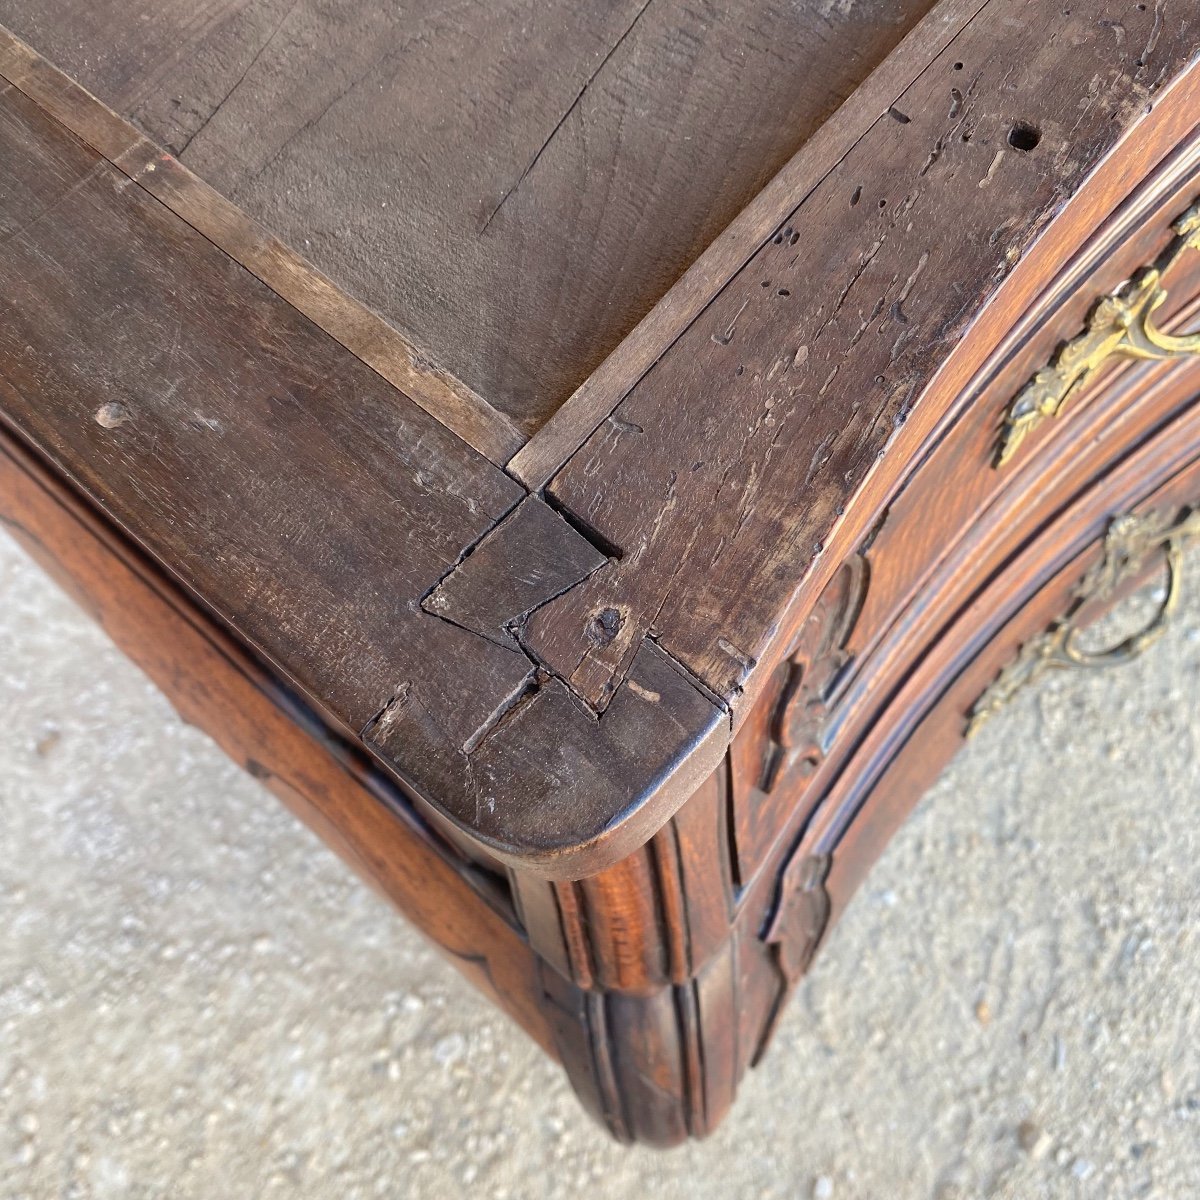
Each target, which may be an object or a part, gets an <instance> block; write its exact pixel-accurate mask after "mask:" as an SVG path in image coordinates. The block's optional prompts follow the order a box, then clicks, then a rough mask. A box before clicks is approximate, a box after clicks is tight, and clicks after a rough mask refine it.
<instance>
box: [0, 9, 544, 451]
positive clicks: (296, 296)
mask: <svg viewBox="0 0 1200 1200" xmlns="http://www.w3.org/2000/svg"><path fill="white" fill-rule="evenodd" d="M0 81H7V82H9V83H11V84H12V85H13V86H14V87H15V88H17V89H19V90H20V91H21V92H23V93H24V94H25V95H26V96H28V97H29V98H30V99H31V100H33V101H34V103H35V104H37V105H39V106H40V107H41V108H42V109H43V110H44V111H45V112H47V113H48V114H49V115H50V116H52V117H53V118H54V119H55V120H56V121H58V122H60V123H61V124H62V125H64V126H65V127H66V128H67V129H69V130H70V131H71V132H72V133H74V134H75V135H76V137H78V138H79V139H80V140H81V141H83V142H84V143H85V144H86V145H88V146H90V147H91V148H92V149H93V150H95V151H96V152H97V153H98V154H100V155H102V156H103V157H104V158H106V159H107V160H108V161H109V162H111V163H112V164H113V166H115V167H116V168H117V169H118V170H119V171H121V172H122V173H124V174H125V175H126V176H127V177H128V178H129V179H131V180H132V181H133V182H134V183H136V184H138V185H139V186H140V187H142V188H143V189H144V190H145V191H147V192H148V193H149V194H150V195H152V196H153V197H154V198H155V199H156V200H159V201H160V202H161V203H162V204H165V205H166V206H167V208H169V209H170V210H171V211H172V212H173V213H174V214H175V215H176V216H178V217H180V218H181V219H183V220H184V221H187V222H188V224H189V225H191V226H192V228H193V229H195V230H196V231H197V232H199V233H201V234H203V235H204V236H205V237H206V238H208V240H209V241H211V242H212V243H213V244H214V245H215V246H217V247H218V248H220V249H221V250H223V251H224V252H225V253H226V254H228V255H229V257H230V258H232V259H233V260H234V261H235V262H238V263H240V264H241V265H242V266H243V267H245V268H246V269H247V270H248V271H250V272H251V273H252V274H253V275H255V276H256V277H257V278H258V279H259V280H261V281H262V282H263V283H265V284H266V285H267V286H268V287H269V288H271V289H272V290H273V291H275V292H276V293H277V294H278V295H279V296H281V297H282V298H283V299H285V300H287V301H288V303H289V304H291V305H293V306H294V307H295V308H296V309H298V310H299V311H300V312H302V313H303V314H304V315H305V316H306V317H308V319H309V320H310V321H312V322H313V323H314V324H315V325H318V326H319V327H320V328H321V329H323V330H324V331H325V332H326V333H328V334H329V335H330V336H331V337H333V338H335V339H336V340H337V341H338V342H339V343H341V345H343V346H345V347H346V349H348V350H350V351H351V352H352V353H353V354H355V355H356V356H357V357H359V358H361V359H362V361H363V362H365V363H366V364H367V365H368V366H370V367H371V368H372V369H374V370H375V371H377V372H378V373H379V374H380V375H381V376H383V378H384V379H386V380H387V381H388V382H389V383H390V384H392V385H393V386H394V387H396V388H398V389H399V390H400V391H402V392H403V393H404V394H405V395H406V396H407V397H408V398H409V399H410V400H412V401H413V402H414V403H415V404H418V405H419V406H420V407H421V408H423V409H424V410H425V411H426V412H427V413H429V415H430V416H432V417H435V418H436V419H437V420H439V421H440V422H441V423H442V424H443V425H445V426H446V427H447V428H448V429H450V430H452V431H453V432H454V433H456V434H457V435H458V436H459V437H460V438H462V440H463V441H464V442H466V443H467V445H468V446H470V447H471V448H472V449H473V450H476V451H478V452H479V453H480V454H482V455H483V456H484V457H485V458H487V459H489V460H490V461H491V462H493V463H495V464H496V465H497V466H503V464H504V463H505V462H506V461H507V460H508V459H509V458H510V457H512V455H513V454H514V452H515V451H517V450H519V449H520V447H521V446H522V445H524V442H525V437H524V435H523V434H522V433H521V431H520V430H518V429H517V427H516V426H515V425H513V424H512V422H511V421H510V420H509V419H508V418H507V417H506V416H505V415H504V414H503V413H501V412H499V411H497V410H496V409H494V408H492V406H491V405H490V404H488V402H487V401H486V400H485V399H484V398H483V397H482V396H480V395H478V394H477V393H476V392H474V391H472V390H471V389H470V388H469V387H468V386H467V385H466V384H465V383H463V382H462V381H461V380H460V379H457V378H456V377H455V376H454V375H452V374H451V373H450V372H449V371H447V370H445V369H443V368H442V367H439V366H438V365H437V364H435V363H433V362H432V361H431V360H430V358H429V356H428V355H426V354H424V353H422V352H421V351H420V349H419V348H417V347H416V346H414V345H413V344H412V343H411V342H409V341H408V339H407V338H405V337H404V335H403V334H402V333H400V332H399V331H398V330H397V329H395V328H394V327H393V326H392V325H390V324H389V323H388V322H387V321H385V320H384V319H383V318H382V317H381V316H379V314H378V313H376V312H374V311H373V310H371V309H369V308H368V307H367V306H366V305H365V304H362V303H360V302H359V301H357V300H355V299H354V298H353V297H351V296H349V295H348V294H347V293H346V292H344V291H343V290H342V289H341V288H339V287H338V286H337V285H336V284H335V283H333V282H332V281H331V280H330V279H328V278H327V277H326V276H325V275H323V274H322V273H321V272H320V271H318V270H317V268H316V267H314V266H313V265H312V263H310V262H308V261H307V260H306V259H305V258H304V257H303V256H302V255H300V254H298V253H297V252H296V251H295V250H293V249H292V248H291V247H290V246H287V245H285V244H284V243H283V242H281V241H280V240H279V239H278V238H276V237H274V236H273V235H271V234H269V233H268V232H267V231H266V230H265V229H264V228H263V227H262V226H261V225H259V224H258V223H257V222H256V221H254V220H252V219H251V218H250V217H248V216H247V215H246V214H245V213H244V212H242V210H241V209H240V208H238V206H237V205H236V204H233V203H232V202H231V201H229V200H227V199H226V198H225V197H224V196H222V195H221V194H220V193H219V192H217V191H215V190H214V189H213V188H211V187H209V186H208V184H206V183H205V182H204V181H203V180H201V179H200V178H198V177H197V176H196V175H193V174H192V172H191V171H189V170H188V169H187V167H185V166H184V165H183V164H182V163H180V162H179V161H178V160H177V159H176V158H174V157H173V156H172V155H170V154H168V153H166V151H164V150H162V149H160V148H159V147H158V146H155V145H154V144H153V143H152V142H151V141H150V140H149V139H148V138H146V137H144V136H143V135H142V134H141V133H139V132H138V130H137V129H135V128H134V127H133V126H132V125H131V124H130V123H129V122H128V121H126V120H124V119H123V118H121V117H119V116H118V115H117V114H116V113H115V112H113V111H112V110H111V109H110V108H108V107H107V106H106V105H104V104H103V103H102V102H101V101H100V100H98V99H97V98H96V97H95V96H93V95H92V94H91V93H90V92H88V91H87V90H86V89H84V88H83V87H81V86H80V85H79V84H78V83H76V82H75V81H74V80H73V79H71V78H70V77H69V76H67V75H65V74H63V72H61V71H59V70H58V69H57V68H56V67H54V66H52V65H51V64H50V63H49V62H47V61H46V60H45V59H44V58H42V56H41V55H39V54H38V53H37V52H36V51H35V50H33V49H32V48H31V47H30V46H27V45H26V44H25V43H24V42H22V41H21V40H20V39H19V38H18V37H17V36H16V35H15V34H13V33H11V32H10V31H9V30H7V29H5V28H4V27H3V26H0Z"/></svg>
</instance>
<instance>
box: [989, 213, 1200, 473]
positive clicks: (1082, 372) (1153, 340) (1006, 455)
mask: <svg viewBox="0 0 1200 1200" xmlns="http://www.w3.org/2000/svg"><path fill="white" fill-rule="evenodd" d="M1172 228H1173V229H1174V231H1175V235H1176V236H1175V239H1174V240H1173V241H1172V242H1171V244H1170V245H1169V246H1168V247H1167V249H1166V250H1165V251H1164V252H1163V254H1162V255H1160V257H1159V258H1158V259H1157V261H1156V262H1155V263H1154V264H1153V265H1151V266H1148V267H1146V268H1144V269H1143V270H1142V271H1140V272H1138V274H1137V275H1136V276H1135V277H1134V278H1133V279H1132V280H1126V282H1125V283H1123V284H1121V286H1120V287H1119V288H1117V290H1116V291H1115V292H1113V293H1112V294H1110V295H1108V296H1105V297H1104V298H1103V299H1102V300H1101V301H1100V302H1099V303H1098V304H1097V305H1096V307H1095V309H1093V311H1092V315H1091V317H1090V318H1089V319H1088V323H1087V327H1086V328H1085V329H1084V330H1083V332H1082V333H1080V334H1078V335H1077V336H1076V337H1074V338H1072V339H1071V341H1069V342H1067V343H1066V345H1064V346H1063V347H1062V348H1061V349H1060V350H1059V351H1058V353H1057V354H1056V355H1055V356H1054V358H1053V359H1052V360H1051V362H1050V363H1049V364H1048V365H1047V366H1045V367H1043V368H1042V369H1041V370H1040V371H1038V372H1037V374H1035V375H1034V376H1033V378H1032V379H1030V380H1029V382H1028V383H1027V384H1026V385H1025V386H1024V387H1023V388H1022V389H1021V391H1020V392H1018V393H1017V396H1016V398H1015V399H1014V400H1013V402H1012V404H1011V405H1010V406H1009V409H1008V412H1007V414H1006V415H1005V418H1004V427H1003V429H1002V430H1001V432H1000V445H999V448H998V450H997V452H996V458H995V463H994V465H995V466H996V467H1003V466H1004V465H1005V464H1006V463H1008V462H1010V461H1011V460H1012V457H1013V455H1014V454H1016V452H1017V449H1018V448H1019V447H1020V445H1021V443H1022V442H1023V441H1024V440H1025V435H1026V434H1027V433H1029V432H1030V430H1032V429H1036V428H1037V426H1038V425H1040V424H1041V423H1042V421H1043V420H1044V419H1045V418H1047V417H1055V416H1057V415H1058V414H1059V412H1061V411H1062V408H1063V405H1065V404H1066V403H1067V401H1068V400H1069V399H1070V398H1071V397H1072V396H1073V395H1074V394H1075V393H1076V392H1078V391H1079V390H1080V389H1081V388H1083V387H1084V386H1085V385H1086V384H1087V382H1088V381H1089V380H1090V379H1091V378H1092V376H1093V375H1095V373H1096V372H1097V371H1098V370H1099V369H1100V368H1101V367H1102V366H1103V365H1104V364H1105V363H1106V362H1107V361H1108V360H1109V359H1110V358H1142V359H1155V360H1157V359H1167V358H1184V357H1188V356H1190V355H1200V334H1191V335H1190V336H1186V337H1173V336H1172V335H1170V334H1168V333H1163V332H1162V330H1160V329H1158V328H1157V327H1156V326H1155V325H1154V324H1153V322H1152V321H1151V319H1150V318H1151V315H1152V314H1153V313H1154V312H1155V310H1156V309H1158V308H1159V307H1161V306H1162V304H1163V302H1164V301H1165V300H1166V298H1167V292H1166V289H1165V288H1164V287H1163V286H1162V283H1161V280H1162V277H1163V275H1165V274H1166V273H1167V271H1169V270H1170V269H1171V267H1173V266H1174V265H1175V263H1176V262H1177V261H1178V260H1179V259H1180V258H1182V257H1183V256H1184V255H1185V254H1186V253H1187V252H1188V251H1190V250H1198V249H1200V204H1196V205H1193V206H1192V207H1191V208H1190V209H1188V211H1187V212H1185V213H1184V214H1183V216H1181V217H1180V218H1179V219H1178V220H1176V221H1175V223H1174V225H1173V226H1172Z"/></svg>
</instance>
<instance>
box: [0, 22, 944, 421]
mask: <svg viewBox="0 0 1200 1200" xmlns="http://www.w3.org/2000/svg"><path fill="white" fill-rule="evenodd" d="M930 3H931V0H862V2H860V3H857V4H855V5H853V6H852V7H848V6H844V5H840V4H815V3H814V4H808V3H801V4H792V3H781V2H777V0H755V3H752V4H748V3H736V4H735V3H715V2H708V3H704V4H701V5H690V4H686V3H683V2H682V0H653V2H652V3H651V2H649V0H620V2H617V3H610V4H601V5H595V4H568V3H556V4H547V3H544V2H543V3H534V2H531V0H505V2H504V3H499V4H496V3H489V4H485V3H479V2H470V3H465V4H458V5H449V6H448V5H445V4H438V3H432V2H428V0H426V2H422V3H418V4H409V5H405V6H403V7H402V8H397V7H396V6H394V5H386V4H382V5H381V4H379V3H377V2H376V0H337V2H336V3H316V2H314V0H302V2H301V3H299V4H296V3H290V2H289V3H284V2H282V0H235V2H234V3H226V2H222V3H217V2H215V0H203V2H200V3H197V2H196V0H170V2H167V3H156V4H153V5H149V6H147V5H145V4H140V3H134V2H133V0H102V2H100V3H97V2H96V0H3V2H0V24H4V25H7V26H8V27H9V28H11V29H12V30H13V31H14V32H16V33H17V34H18V35H19V36H21V37H23V38H24V39H25V40H27V41H28V42H30V43H31V44H32V45H33V46H34V47H35V48H36V49H37V50H39V51H41V52H42V53H43V54H45V55H46V56H47V57H49V58H50V59H51V60H52V61H54V62H55V63H57V64H58V65H59V66H61V67H63V68H64V69H65V70H67V71H69V72H70V74H71V75H73V76H74V77H75V78H77V79H78V80H79V81H80V82H81V83H83V84H84V86H86V87H88V88H89V89H90V90H92V91H93V92H95V93H96V94H97V95H98V96H99V97H100V98H101V99H102V100H104V101H105V102H106V103H108V104H110V105H111V106H112V107H113V108H115V109H116V110H117V111H118V112H120V113H121V114H122V115H124V116H128V117H130V118H131V119H132V120H133V121H134V122H135V123H136V124H137V125H138V126H139V127H140V128H141V129H143V130H144V131H145V132H146V133H147V134H148V135H149V136H150V137H151V138H152V139H153V140H154V141H156V142H158V143H160V144H162V145H164V146H165V147H166V148H167V149H168V150H170V151H171V152H172V153H173V154H175V155H176V156H177V157H178V158H179V159H180V160H181V161H182V162H183V163H185V164H186V165H187V166H189V167H191V168H192V169H193V170H195V171H196V172H197V173H198V174H199V175H201V176H202V177H203V178H204V179H205V180H207V181H208V182H209V183H211V184H212V185H213V186H214V187H216V188H217V189H218V190H219V191H220V192H222V193H224V194H225V195H227V196H229V197H230V198H231V199H233V200H234V201H235V202H236V203H237V204H239V205H240V206H242V207H243V208H245V209H246V210H247V211H248V212H249V213H251V215H253V216H255V217H256V218H258V219H259V220H262V221H263V222H264V224H266V225H267V226H268V227H269V228H270V229H271V230H272V231H273V232H275V233H277V234H279V235H280V236H281V237H283V238H284V240H285V241H288V242H290V243H291V244H292V245H294V246H296V247H297V248H298V249H299V250H301V251H302V252H303V253H304V254H306V255H307V256H309V257H310V258H312V259H313V260H314V261H315V262H316V263H317V265H318V266H319V267H320V268H321V269H323V270H325V271H326V272H328V274H329V275H331V276H332V277H333V278H334V279H335V280H336V281H337V282H338V283H339V284H341V285H342V286H345V287H347V288H349V290H351V291H352V292H354V293H355V294H356V295H358V296H359V297H360V298H361V299H363V300H365V301H366V302H367V303H369V304H371V305H373V306H374V307H376V308H377V309H379V310H380V311H381V312H382V313H384V314H385V315H386V316H387V317H388V319H389V320H391V321H392V322H393V323H394V324H396V325H397V326H398V327H399V328H400V329H401V330H403V331H404V332H405V333H406V334H407V335H408V336H409V337H411V339H412V340H413V341H414V342H415V343H416V344H418V345H419V346H421V347H422V348H423V350H424V352H425V353H426V354H427V355H428V356H429V357H430V358H432V359H433V360H434V361H436V362H438V363H440V364H442V365H443V366H445V367H447V368H449V369H450V370H451V371H453V372H454V373H455V374H456V375H458V376H459V377H460V378H461V379H462V380H464V381H465V383H466V384H467V385H468V386H469V387H470V388H471V389H473V390H474V391H475V392H478V393H480V394H483V395H485V396H486V397H487V398H488V400H489V401H490V403H491V404H492V405H493V406H494V407H496V408H498V409H500V410H502V411H503V412H505V413H507V414H509V415H510V416H511V417H512V418H513V419H514V421H515V422H516V423H517V424H518V425H519V426H520V427H521V428H523V429H525V430H526V431H531V430H532V429H534V428H536V427H537V426H538V425H539V424H540V423H541V422H542V421H544V420H545V418H546V417H547V416H549V415H550V413H551V412H553V411H554V409H555V408H556V407H557V406H558V405H559V404H560V403H561V402H562V400H563V399H564V398H565V397H566V396H567V394H569V393H570V392H571V391H572V390H573V389H574V388H575V387H576V386H577V385H578V384H579V383H580V382H581V381H582V380H583V379H584V378H585V377H586V375H587V374H588V373H589V371H590V370H591V369H592V368H593V367H595V366H596V365H597V364H598V362H599V361H600V360H601V359H602V358H603V357H604V356H605V354H607V353H608V352H609V351H610V350H611V349H612V348H613V347H614V346H615V345H616V344H617V342H618V341H619V340H620V339H621V337H622V336H623V335H624V334H625V333H626V332H627V331H628V330H629V329H630V328H632V326H633V325H634V324H636V322H637V321H638V320H639V318H640V317H641V316H642V315H643V314H644V313H645V312H646V311H647V310H648V309H649V308H650V307H651V306H652V305H653V304H654V302H655V301H656V300H657V299H658V298H659V296H661V295H662V293H663V292H664V291H666V289H667V288H668V287H669V286H670V284H672V283H673V282H674V281H675V279H676V278H677V277H678V276H679V275H680V274H681V273H682V271H683V270H684V269H685V268H686V267H687V266H688V264H689V263H690V262H691V261H692V259H694V258H695V257H696V255H697V254H698V253H699V252H700V251H701V250H702V249H703V248H704V246H705V245H706V244H707V243H708V242H710V241H711V240H712V239H713V237H714V236H715V235H716V234H717V233H719V232H720V230H721V229H722V227H723V226H724V225H725V224H727V223H728V222H729V221H730V220H731V219H732V218H733V217H734V216H735V215H736V214H737V213H738V211H739V210H740V209H741V208H742V207H743V205H745V204H746V203H747V201H749V200H750V199H751V197H753V195H754V194H755V192H756V191H757V190H758V189H759V188H760V187H761V186H762V185H763V184H764V183H765V182H766V181H767V180H768V179H769V178H770V177H771V175H772V174H773V173H774V171H775V170H776V169H777V168H778V167H779V166H780V165H782V163H783V162H785V161H786V160H787V158H788V157H789V156H790V155H791V154H792V153H793V152H794V151H795V150H796V148H797V147H798V146H799V145H800V144H801V143H802V142H803V141H804V140H805V138H806V137H807V136H808V135H809V134H810V133H811V132H812V131H813V130H814V129H816V128H817V127H818V126H819V125H820V123H821V122H822V121H823V119H824V118H825V117H826V116H828V115H829V113H831V112H832V111H833V110H834V109H835V108H836V107H837V105H838V104H839V103H840V102H841V101H842V100H843V99H845V97H846V96H847V95H849V93H850V92H851V91H852V90H853V88H854V87H855V86H856V85H857V84H858V83H859V82H861V80H862V79H863V78H864V77H865V76H866V75H867V74H868V73H869V72H870V71H871V69H872V68H873V67H875V66H876V65H877V64H878V63H879V62H880V60H882V59H883V58H884V56H885V55H886V54H887V52H888V51H889V50H890V49H891V48H892V46H894V45H895V43H896V42H897V41H898V40H899V39H900V38H901V37H902V36H903V34H904V33H905V31H906V30H907V29H908V27H909V26H911V25H912V24H913V22H914V21H915V20H916V19H917V18H918V17H919V16H920V15H921V14H922V13H923V12H924V10H925V9H927V8H928V7H929V6H930Z"/></svg>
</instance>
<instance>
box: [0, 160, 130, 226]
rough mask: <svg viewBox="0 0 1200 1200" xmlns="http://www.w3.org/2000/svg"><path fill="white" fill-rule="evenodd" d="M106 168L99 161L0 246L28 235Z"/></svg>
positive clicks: (103, 163) (104, 164)
mask: <svg viewBox="0 0 1200 1200" xmlns="http://www.w3.org/2000/svg"><path fill="white" fill-rule="evenodd" d="M107 167H108V163H107V162H103V161H101V162H98V163H96V165H95V166H94V167H92V169H91V170H90V171H88V173H87V174H86V175H85V176H84V177H83V178H82V179H80V180H79V181H78V182H76V183H73V184H72V185H71V186H70V187H69V188H68V189H67V190H66V191H65V192H63V194H62V195H61V196H59V197H58V198H57V199H56V200H54V201H53V202H52V203H50V204H48V205H46V207H45V208H43V209H42V211H41V212H39V213H38V214H37V216H35V217H33V218H32V219H31V220H28V221H26V222H25V223H24V224H23V225H21V226H20V227H19V228H17V229H14V230H12V232H10V233H7V234H5V236H4V237H3V238H2V239H0V246H7V245H8V243H9V242H15V241H16V240H17V238H19V237H22V236H24V235H25V234H27V233H29V231H30V230H31V229H33V228H34V227H35V226H36V225H38V224H39V223H40V222H42V221H44V220H45V219H46V218H47V217H48V216H50V215H51V214H52V213H54V212H55V211H56V210H57V209H59V208H61V207H62V205H64V204H66V202H67V201H68V200H70V198H71V197H72V196H73V195H75V193H76V192H77V191H79V189H80V188H83V187H86V186H87V185H88V184H89V183H91V181H92V180H93V179H95V178H96V176H97V175H99V174H100V172H101V171H103V170H104V169H105V168H107Z"/></svg>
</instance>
